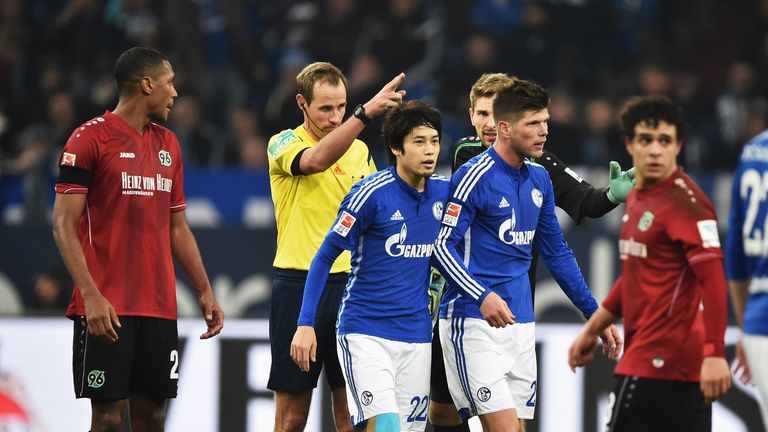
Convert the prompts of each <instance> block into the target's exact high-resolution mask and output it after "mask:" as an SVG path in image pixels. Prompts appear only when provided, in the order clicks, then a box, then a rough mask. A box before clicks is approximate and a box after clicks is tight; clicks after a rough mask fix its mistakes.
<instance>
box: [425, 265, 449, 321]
mask: <svg viewBox="0 0 768 432" xmlns="http://www.w3.org/2000/svg"><path fill="white" fill-rule="evenodd" d="M444 285H445V278H444V277H443V275H441V274H440V272H439V271H437V269H436V268H434V267H432V268H431V269H430V272H429V313H430V314H431V315H432V319H435V317H436V316H437V313H438V312H439V311H440V299H441V298H442V297H443V286H444Z"/></svg>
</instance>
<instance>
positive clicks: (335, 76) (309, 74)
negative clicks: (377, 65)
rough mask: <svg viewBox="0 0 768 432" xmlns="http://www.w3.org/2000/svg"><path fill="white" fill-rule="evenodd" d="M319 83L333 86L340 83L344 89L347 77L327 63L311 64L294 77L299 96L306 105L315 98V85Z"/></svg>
mask: <svg viewBox="0 0 768 432" xmlns="http://www.w3.org/2000/svg"><path fill="white" fill-rule="evenodd" d="M319 82H326V83H328V84H330V85H333V86H337V85H339V83H342V84H344V89H347V87H349V86H348V85H347V77H345V76H344V74H343V73H341V70H339V68H337V67H336V66H334V65H332V64H330V63H328V62H315V63H311V64H309V65H307V66H306V67H304V69H302V70H301V72H299V74H298V75H296V87H297V89H298V90H299V94H300V95H302V96H304V99H306V100H307V104H311V103H312V99H313V98H314V96H315V84H317V83H319Z"/></svg>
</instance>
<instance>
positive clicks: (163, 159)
mask: <svg viewBox="0 0 768 432" xmlns="http://www.w3.org/2000/svg"><path fill="white" fill-rule="evenodd" d="M157 156H158V157H159V158H160V164H161V165H163V166H171V162H172V160H171V154H170V153H168V152H167V151H165V150H160V153H158V154H157Z"/></svg>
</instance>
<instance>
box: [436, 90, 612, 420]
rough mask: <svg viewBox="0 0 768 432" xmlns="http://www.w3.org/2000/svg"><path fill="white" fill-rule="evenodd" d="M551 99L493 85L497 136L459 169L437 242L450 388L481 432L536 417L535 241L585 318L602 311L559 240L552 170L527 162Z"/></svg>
mask: <svg viewBox="0 0 768 432" xmlns="http://www.w3.org/2000/svg"><path fill="white" fill-rule="evenodd" d="M548 105H549V96H548V95H547V93H546V91H545V90H544V89H543V88H541V87H540V86H539V85H537V84H535V83H532V82H530V81H525V80H517V81H515V82H514V83H512V84H510V85H509V86H506V87H504V88H502V89H501V90H500V91H499V92H498V93H497V95H496V98H495V100H494V102H493V113H494V117H495V120H496V128H497V138H496V142H495V143H494V144H493V145H492V146H491V147H490V148H489V149H488V150H487V151H485V152H484V153H482V154H480V155H478V156H476V157H474V158H472V159H471V160H470V161H469V162H468V163H467V164H465V165H464V166H462V167H461V168H459V169H458V170H457V171H456V173H455V174H454V175H453V177H452V179H451V188H450V193H449V199H448V203H447V206H446V208H445V214H444V216H443V224H442V228H441V230H440V234H439V236H438V239H437V241H436V243H435V257H436V261H437V264H438V267H439V270H440V271H441V273H442V274H443V276H445V278H446V280H447V284H446V288H445V293H444V294H443V298H442V301H441V304H440V323H439V325H440V338H441V342H442V345H443V355H444V358H445V366H446V370H447V375H448V384H449V389H450V391H451V396H452V398H453V400H454V403H455V404H456V406H457V408H458V410H459V414H460V415H461V416H462V418H464V419H466V418H469V417H471V416H474V415H479V416H480V421H481V423H482V425H483V430H485V431H518V430H519V429H520V423H519V421H518V419H531V418H533V414H534V409H535V405H536V356H535V339H534V315H533V305H532V301H531V289H530V282H529V279H528V268H529V267H530V263H531V255H532V251H531V248H532V244H533V243H534V241H535V243H536V246H537V247H538V249H539V252H540V254H541V256H542V258H543V260H544V263H545V264H546V265H547V267H548V268H549V270H550V272H551V273H552V275H553V276H554V277H555V280H556V281H557V282H558V283H559V284H560V286H561V287H562V289H563V290H564V291H565V293H566V295H568V297H569V298H570V299H571V301H572V302H573V303H574V304H575V305H576V306H577V307H578V308H579V309H580V310H581V312H582V313H583V314H584V316H585V317H587V318H588V317H589V316H590V315H591V314H592V313H593V312H594V311H595V310H597V302H596V301H595V299H594V298H593V297H592V295H591V293H590V292H589V290H588V288H587V286H586V284H585V282H584V278H583V277H582V275H581V272H580V270H579V267H578V265H577V263H576V260H575V258H574V256H573V253H572V252H571V250H570V249H569V248H568V246H567V245H566V244H565V241H564V240H563V234H562V231H561V229H560V225H559V224H558V222H557V218H556V216H555V212H554V193H553V190H552V183H551V181H550V178H549V175H548V174H547V171H546V169H545V168H544V167H542V166H540V165H538V164H535V163H532V162H528V161H527V160H526V159H527V158H536V157H540V156H541V154H542V152H543V149H544V143H545V142H546V137H547V120H548V119H549V112H548V109H547V107H548ZM534 235H535V237H534ZM534 238H535V240H534ZM509 324H515V325H512V326H509ZM603 338H604V342H606V343H605V346H607V347H610V346H616V345H619V347H620V339H619V335H618V331H617V330H616V328H615V327H610V328H608V329H606V331H605V332H604V334H603ZM618 351H619V350H618V349H615V350H611V351H610V352H609V353H608V354H609V357H611V358H615V356H616V354H617V353H618Z"/></svg>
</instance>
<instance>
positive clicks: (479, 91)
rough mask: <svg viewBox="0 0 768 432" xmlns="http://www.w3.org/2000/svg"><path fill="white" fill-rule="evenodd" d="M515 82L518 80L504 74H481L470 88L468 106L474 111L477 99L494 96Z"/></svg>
mask: <svg viewBox="0 0 768 432" xmlns="http://www.w3.org/2000/svg"><path fill="white" fill-rule="evenodd" d="M517 81H519V78H517V77H515V76H509V75H507V74H505V73H486V74H483V75H482V76H481V77H480V78H479V79H478V80H477V81H476V82H475V84H474V85H473V86H472V90H470V91H469V104H470V105H469V106H470V107H471V108H472V109H475V102H477V98H481V97H493V96H496V93H498V92H499V91H501V89H503V88H505V87H507V86H510V85H512V84H514V83H515V82H517Z"/></svg>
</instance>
